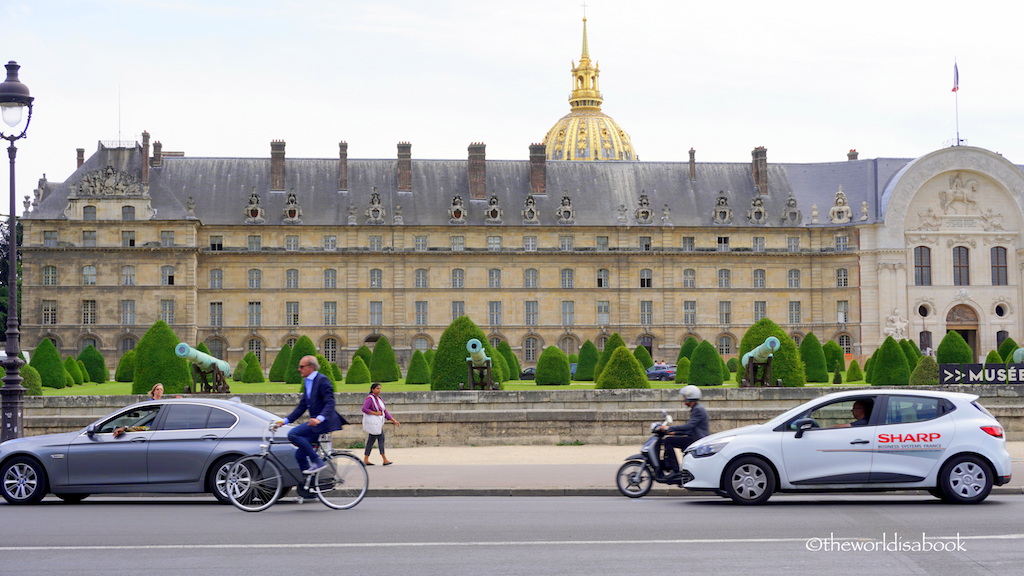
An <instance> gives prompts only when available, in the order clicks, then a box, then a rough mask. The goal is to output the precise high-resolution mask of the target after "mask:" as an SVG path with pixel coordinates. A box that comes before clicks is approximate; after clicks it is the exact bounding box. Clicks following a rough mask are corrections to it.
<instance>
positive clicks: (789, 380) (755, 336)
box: [690, 318, 806, 387]
mask: <svg viewBox="0 0 1024 576" xmlns="http://www.w3.org/2000/svg"><path fill="white" fill-rule="evenodd" d="M769 336H775V337H776V338H778V339H779V349H778V350H776V351H775V352H774V354H773V358H772V376H773V378H774V379H775V380H780V379H781V380H782V385H783V386H789V387H799V386H803V385H804V383H805V382H806V377H805V375H804V363H803V360H801V359H800V352H799V351H798V350H797V347H796V343H795V342H793V339H792V338H790V337H789V335H788V334H786V332H785V331H784V330H783V329H782V328H780V327H779V325H778V324H776V323H775V322H772V321H771V319H769V318H762V319H760V320H758V321H757V322H754V324H753V325H752V326H751V327H750V328H749V329H748V330H747V332H746V334H744V335H743V340H741V341H740V350H739V357H740V358H741V359H742V358H743V355H744V354H746V353H747V352H750V351H751V350H753V349H754V348H756V347H758V346H760V345H761V344H763V343H764V341H765V340H766V339H767V338H768V337H769ZM741 364H742V361H741ZM690 371H691V373H692V371H693V368H692V366H691V368H690ZM744 372H745V370H738V371H737V372H736V381H737V382H739V381H741V380H742V379H743V374H744Z"/></svg>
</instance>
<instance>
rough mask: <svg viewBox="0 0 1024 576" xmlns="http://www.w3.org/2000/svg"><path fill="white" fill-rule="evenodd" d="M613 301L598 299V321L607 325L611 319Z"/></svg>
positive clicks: (602, 324)
mask: <svg viewBox="0 0 1024 576" xmlns="http://www.w3.org/2000/svg"><path fill="white" fill-rule="evenodd" d="M611 308H612V307H611V302H610V301H608V300H598V301H597V323H598V324H600V325H601V326H607V325H608V324H610V323H611V322H610V320H611Z"/></svg>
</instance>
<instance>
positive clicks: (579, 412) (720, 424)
mask: <svg viewBox="0 0 1024 576" xmlns="http://www.w3.org/2000/svg"><path fill="white" fill-rule="evenodd" d="M915 388H916V387H915ZM844 389H849V388H844V387H827V388H819V387H815V388H720V389H705V390H704V402H705V405H706V406H707V408H708V412H709V414H710V417H711V423H712V425H711V430H712V432H715V431H719V430H725V429H728V428H735V427H739V426H745V425H748V424H757V423H761V422H764V421H766V420H768V419H770V418H772V417H774V416H776V415H777V414H779V413H780V412H782V411H783V410H785V409H788V408H792V407H794V406H796V405H798V404H800V403H802V402H805V401H807V400H810V399H812V398H816V397H818V396H821V395H822V394H826V393H829V392H835V391H837V390H844ZM941 389H942V390H946V391H961V392H968V393H973V394H978V395H980V396H981V400H980V402H981V403H982V404H983V405H984V406H986V407H987V408H988V409H989V410H990V411H991V412H992V413H993V414H994V415H995V416H996V417H997V418H998V419H999V420H1000V422H1001V423H1002V424H1003V426H1004V427H1005V428H1006V430H1007V437H1008V438H1009V439H1010V440H1024V385H1005V386H1004V385H999V386H995V385H993V386H946V387H942V388H941ZM241 396H242V399H243V400H244V401H245V402H246V403H248V404H252V405H254V406H259V407H261V408H263V409H265V410H268V411H270V412H273V413H275V414H282V415H283V414H287V413H288V412H290V411H291V409H292V408H293V407H294V406H295V404H296V402H297V401H298V395H297V394H244V395H241ZM365 396H366V395H365V394H364V393H361V392H360V393H352V392H346V393H339V394H338V395H337V402H338V411H339V412H341V414H342V415H343V416H345V418H347V419H348V420H349V421H350V422H352V423H353V424H352V425H351V426H346V427H345V430H343V431H342V432H339V433H336V442H337V443H338V445H351V444H353V443H355V442H360V441H362V440H364V439H365V434H364V433H363V432H362V430H361V429H360V426H359V422H360V419H361V416H362V414H361V412H360V407H361V406H362V403H363V399H364V398H365ZM216 397H223V398H226V397H227V396H223V395H221V396H216ZM142 399H144V397H142V396H33V397H26V399H25V431H26V434H27V435H29V436H31V435H36V434H46V433H50V432H64V431H71V430H77V429H80V428H83V427H85V426H86V425H87V424H89V423H90V422H92V421H94V420H96V419H98V418H101V417H102V416H104V415H106V414H108V413H110V412H113V411H114V410H117V409H118V408H121V407H122V406H126V405H128V404H131V403H133V402H137V401H140V400H142ZM384 399H385V401H387V403H388V411H389V412H391V413H393V414H394V416H395V417H396V418H398V420H399V421H400V422H402V426H401V428H398V429H394V428H392V427H391V426H390V425H389V427H388V428H386V431H387V432H386V433H387V442H388V444H389V445H391V446H396V447H408V446H472V445H501V444H518V445H529V444H548V445H550V444H557V443H584V444H620V445H631V444H639V442H640V441H642V439H643V438H645V437H646V436H647V433H648V430H649V425H650V423H651V422H654V421H656V420H661V409H663V408H664V409H667V410H668V411H669V413H670V414H672V415H673V416H675V417H676V418H677V419H680V420H685V419H686V417H687V410H686V408H685V407H684V406H683V405H682V403H681V402H680V401H679V394H678V391H677V390H675V389H649V390H566V389H558V388H538V389H537V390H526V391H439V392H432V391H429V390H424V391H422V392H420V391H417V392H397V393H389V394H386V395H385V396H384Z"/></svg>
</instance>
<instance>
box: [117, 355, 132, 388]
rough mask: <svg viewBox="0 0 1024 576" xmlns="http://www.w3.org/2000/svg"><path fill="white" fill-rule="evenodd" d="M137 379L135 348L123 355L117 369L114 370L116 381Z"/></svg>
mask: <svg viewBox="0 0 1024 576" xmlns="http://www.w3.org/2000/svg"><path fill="white" fill-rule="evenodd" d="M134 379H135V350H134V349H132V350H129V351H127V352H125V353H124V356H121V360H120V361H119V362H118V363H117V370H114V381H115V382H131V381H132V380H134Z"/></svg>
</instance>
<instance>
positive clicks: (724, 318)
mask: <svg viewBox="0 0 1024 576" xmlns="http://www.w3.org/2000/svg"><path fill="white" fill-rule="evenodd" d="M718 323H719V324H731V323H732V302H719V303H718Z"/></svg>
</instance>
